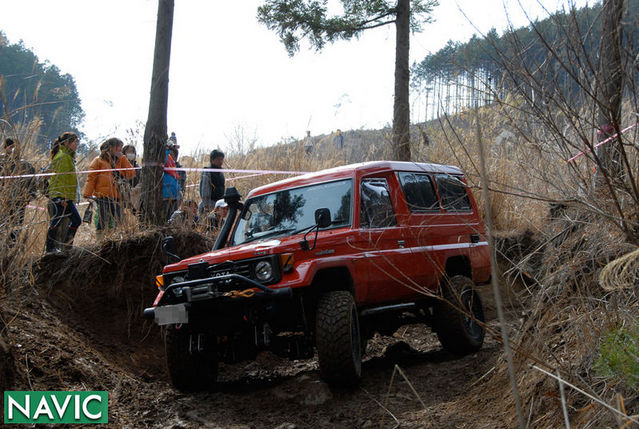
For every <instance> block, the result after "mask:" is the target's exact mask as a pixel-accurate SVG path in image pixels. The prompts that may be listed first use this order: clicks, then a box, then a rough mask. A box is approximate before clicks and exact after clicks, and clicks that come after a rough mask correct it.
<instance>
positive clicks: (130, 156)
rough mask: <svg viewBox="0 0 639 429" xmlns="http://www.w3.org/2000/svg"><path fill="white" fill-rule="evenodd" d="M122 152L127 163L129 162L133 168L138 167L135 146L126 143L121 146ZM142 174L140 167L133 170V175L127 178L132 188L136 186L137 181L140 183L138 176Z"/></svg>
mask: <svg viewBox="0 0 639 429" xmlns="http://www.w3.org/2000/svg"><path fill="white" fill-rule="evenodd" d="M122 154H123V155H124V156H125V157H126V159H127V160H128V161H129V164H131V166H132V167H133V168H138V167H139V165H138V161H137V156H138V154H137V151H136V150H135V146H133V145H130V144H128V145H126V146H124V147H123V148H122ZM141 174H142V171H141V170H140V169H137V170H135V176H134V177H133V178H132V179H130V180H129V183H130V184H131V187H132V188H135V187H136V186H138V183H140V176H141Z"/></svg>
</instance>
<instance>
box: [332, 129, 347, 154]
mask: <svg viewBox="0 0 639 429" xmlns="http://www.w3.org/2000/svg"><path fill="white" fill-rule="evenodd" d="M333 143H334V144H335V146H336V147H338V148H339V150H343V149H344V136H343V135H342V130H340V129H339V128H338V129H337V131H335V137H333Z"/></svg>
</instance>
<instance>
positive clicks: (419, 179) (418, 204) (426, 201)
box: [399, 173, 440, 212]
mask: <svg viewBox="0 0 639 429" xmlns="http://www.w3.org/2000/svg"><path fill="white" fill-rule="evenodd" d="M399 181H400V183H401V184H402V190H403V191H404V196H405V197H406V202H407V203H408V208H409V209H410V211H412V212H420V211H439V210H440V207H439V200H438V199H437V194H436V193H435V188H434V187H433V182H432V181H431V179H430V176H429V175H428V174H417V173H399Z"/></svg>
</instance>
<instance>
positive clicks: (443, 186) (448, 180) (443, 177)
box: [435, 174, 472, 211]
mask: <svg viewBox="0 0 639 429" xmlns="http://www.w3.org/2000/svg"><path fill="white" fill-rule="evenodd" d="M435 181H436V182H437V189H439V196H440V197H441V199H442V206H443V207H444V209H445V210H448V211H469V210H471V209H472V207H471V206H470V199H469V198H468V194H467V193H466V185H465V184H464V182H462V181H461V180H460V179H459V178H458V177H455V176H451V175H449V174H438V175H437V176H435Z"/></svg>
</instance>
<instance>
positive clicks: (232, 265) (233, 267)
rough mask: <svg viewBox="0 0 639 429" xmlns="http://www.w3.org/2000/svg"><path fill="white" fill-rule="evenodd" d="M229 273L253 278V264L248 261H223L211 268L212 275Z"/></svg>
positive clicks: (218, 275)
mask: <svg viewBox="0 0 639 429" xmlns="http://www.w3.org/2000/svg"><path fill="white" fill-rule="evenodd" d="M227 274H239V275H241V276H244V277H248V278H250V279H252V278H253V274H252V270H251V265H250V264H249V263H248V262H246V261H238V262H222V263H221V264H217V265H214V266H213V267H211V268H209V275H210V276H211V277H220V276H224V275H227Z"/></svg>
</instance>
